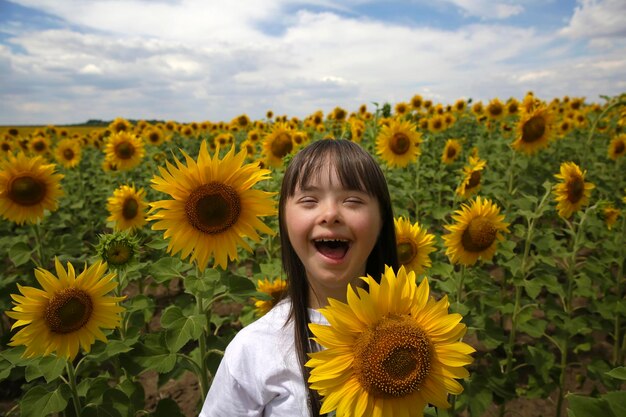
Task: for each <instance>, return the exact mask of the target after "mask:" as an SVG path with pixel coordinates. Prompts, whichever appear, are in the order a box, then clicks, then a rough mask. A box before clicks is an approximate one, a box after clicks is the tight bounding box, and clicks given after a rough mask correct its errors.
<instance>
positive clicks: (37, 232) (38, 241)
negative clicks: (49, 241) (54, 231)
mask: <svg viewBox="0 0 626 417" xmlns="http://www.w3.org/2000/svg"><path fill="white" fill-rule="evenodd" d="M33 232H34V235H35V250H36V251H37V258H38V259H35V258H33V257H32V256H31V259H32V260H33V262H34V263H35V266H37V267H38V268H43V263H44V253H43V245H42V241H41V227H40V226H39V221H37V222H36V223H35V224H33Z"/></svg>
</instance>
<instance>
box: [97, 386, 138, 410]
mask: <svg viewBox="0 0 626 417" xmlns="http://www.w3.org/2000/svg"><path fill="white" fill-rule="evenodd" d="M102 405H103V406H105V407H107V408H110V409H114V410H117V411H118V412H119V414H120V415H122V416H129V415H133V414H134V412H131V411H132V410H131V407H130V400H129V398H128V396H127V395H126V393H125V392H123V391H120V390H118V389H116V388H110V389H108V390H106V391H105V392H104V395H103V397H102Z"/></svg>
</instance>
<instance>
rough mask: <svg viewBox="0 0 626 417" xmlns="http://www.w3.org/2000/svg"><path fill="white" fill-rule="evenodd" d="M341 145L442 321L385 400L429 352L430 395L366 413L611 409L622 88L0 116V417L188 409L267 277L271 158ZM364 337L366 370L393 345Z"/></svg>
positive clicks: (271, 298) (615, 391) (423, 367)
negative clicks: (252, 109)
mask: <svg viewBox="0 0 626 417" xmlns="http://www.w3.org/2000/svg"><path fill="white" fill-rule="evenodd" d="M340 139H344V140H351V141H353V142H356V143H358V144H360V146H362V147H363V148H364V149H365V150H367V151H368V152H370V154H371V155H372V156H374V158H375V159H376V160H377V161H378V162H379V163H380V165H381V167H382V169H383V172H384V174H385V176H386V179H387V182H388V185H389V190H390V193H391V197H392V202H393V209H394V215H395V229H396V235H397V249H398V254H399V257H400V263H401V264H402V265H403V266H404V268H403V269H402V271H403V272H402V276H403V279H405V280H406V279H407V278H406V277H408V279H409V280H410V282H409V283H408V284H402V285H407V286H408V287H407V288H409V287H410V288H412V289H411V290H410V291H416V294H418V293H419V294H422V295H420V297H422V298H423V302H424V303H427V302H428V303H430V301H427V300H428V296H427V294H428V290H425V289H424V288H425V287H424V286H425V285H428V286H429V291H430V297H432V300H436V301H437V303H436V304H432V305H431V304H424V305H428V306H430V307H429V308H431V309H435V307H433V306H435V305H436V306H437V307H436V308H437V309H440V310H441V311H442V314H444V315H445V317H447V319H446V320H455V321H454V323H453V324H450V326H451V327H450V326H448V327H449V328H450V329H452V330H451V333H450V334H449V335H448V336H449V338H450V340H449V342H450V344H449V345H448V346H447V347H446V350H445V352H446V354H445V356H446V357H445V358H434V356H433V355H432V354H426V356H423V357H421V359H420V361H418V362H417V363H409V362H410V360H408V359H407V360H408V362H406V360H405V361H404V362H402V363H404V364H405V365H407V366H409V365H410V366H412V367H414V368H416V369H417V368H419V369H418V370H419V372H418V374H420V375H422V376H421V377H420V378H421V379H419V378H418V379H414V380H412V381H410V384H408V385H402V387H403V388H401V389H400V388H398V391H397V392H400V394H398V396H400V397H403V396H405V395H412V393H414V392H417V391H419V390H420V389H423V391H424V392H425V391H430V390H431V389H430V388H431V387H430V386H427V385H426V384H425V383H423V381H425V379H423V378H424V376H423V375H426V377H427V376H428V373H429V372H435V371H434V369H435V368H434V366H435V365H442V364H443V367H444V368H445V369H444V371H441V372H444V373H446V372H447V373H446V378H447V379H446V381H447V382H446V383H445V384H443V383H442V384H441V387H440V388H437V389H438V390H439V391H438V392H437V395H433V396H432V397H429V396H428V393H426V392H425V393H423V394H420V398H422V399H423V402H421V403H419V404H417V405H415V406H413V407H412V406H411V403H410V402H407V401H405V402H402V403H401V404H402V405H403V407H404V408H403V409H402V410H403V411H402V413H401V414H397V413H396V414H392V412H391V411H389V409H386V411H384V412H383V414H381V415H384V416H391V415H402V416H421V415H426V416H466V417H467V416H471V417H481V416H485V417H491V416H499V417H503V416H522V417H527V416H555V417H562V416H569V417H586V416H594V417H595V416H598V415H602V416H603V417H619V416H624V415H626V367H625V357H626V278H625V277H626V212H625V211H626V175H625V168H626V94H623V95H621V96H616V97H601V98H600V99H599V101H598V102H589V101H587V100H586V99H585V98H583V97H562V98H559V99H553V100H551V101H545V100H543V99H542V98H541V97H538V96H536V95H535V94H533V93H532V92H529V93H527V94H526V95H525V96H524V97H519V98H510V99H508V100H500V99H498V98H493V99H491V100H489V101H486V102H480V101H472V100H464V99H459V100H457V101H456V102H455V103H454V104H448V105H446V104H441V103H434V102H432V101H431V100H426V99H424V98H422V97H421V96H419V95H415V96H414V97H412V98H411V99H410V100H408V101H406V102H399V103H392V104H389V103H385V104H383V105H379V104H377V103H372V104H369V108H368V105H365V104H364V105H362V106H361V107H359V108H358V109H354V110H353V111H349V110H345V109H343V108H341V107H336V108H335V109H333V110H332V111H330V112H327V113H326V114H325V113H324V112H323V111H322V110H319V111H317V112H315V113H313V114H311V115H309V116H307V117H305V118H303V119H300V118H297V117H289V116H287V115H274V114H273V113H272V112H271V111H268V113H267V115H266V117H265V118H263V119H261V120H251V119H250V118H249V117H248V116H247V115H245V114H242V115H240V116H238V117H236V118H234V119H233V120H231V121H221V122H212V121H204V122H195V123H179V122H176V121H166V122H159V121H145V120H140V121H131V120H126V119H124V118H117V119H115V120H113V121H112V122H110V123H108V122H107V123H103V124H102V125H101V126H95V125H94V126H89V127H85V126H83V127H79V128H74V127H59V126H41V127H21V126H7V127H0V216H1V219H0V253H1V254H2V255H1V259H0V262H1V268H0V309H1V310H2V318H1V319H0V326H1V327H0V340H1V346H0V413H2V415H5V416H33V417H34V416H37V417H40V416H44V415H64V416H68V417H69V416H72V417H73V416H110V417H117V416H167V417H172V416H195V415H197V414H198V413H199V411H200V408H201V406H202V402H203V399H204V397H205V395H206V393H207V392H208V389H209V387H210V385H211V380H212V375H213V374H214V373H215V371H216V369H217V367H218V365H219V363H220V360H221V358H222V356H223V352H224V349H225V347H226V346H227V345H228V343H229V341H230V340H232V338H233V337H234V335H235V334H236V333H237V332H238V330H240V329H241V328H242V327H244V326H246V325H248V324H250V323H251V322H253V321H254V320H256V319H257V318H258V317H260V316H262V315H263V314H265V313H266V312H267V311H269V309H270V308H271V307H272V306H273V305H274V303H275V302H276V300H277V299H278V298H279V297H280V295H281V293H282V292H283V291H284V290H285V287H286V285H287V284H286V283H285V281H284V272H283V271H282V266H281V260H280V239H279V236H278V233H277V231H278V218H277V201H278V191H279V188H280V183H281V180H282V177H283V174H284V169H285V166H286V165H287V164H288V163H289V161H290V160H291V158H292V156H293V155H294V154H295V153H297V152H298V150H299V149H300V148H302V147H303V146H306V144H308V143H310V142H312V141H318V140H340ZM404 271H406V272H408V273H406V274H405V272H404ZM391 275H393V273H392V274H391ZM399 279H400V274H399V275H398V280H399ZM426 280H427V281H428V282H427V284H424V283H425V281H426ZM388 282H396V278H395V277H392V278H385V280H384V282H383V283H381V284H380V287H378V284H376V282H375V281H371V282H370V287H371V288H372V293H373V292H374V291H375V292H377V293H380V292H383V291H385V288H388V287H389V286H390V285H391V286H393V285H395V284H389V283H388ZM420 283H421V284H423V285H420ZM383 284H384V285H383ZM398 285H400V284H398ZM418 285H419V289H418V287H417V286H418ZM406 291H409V290H406ZM424 291H426V292H424ZM424 294H426V295H424ZM360 296H361V301H362V302H365V301H363V300H365V299H366V298H367V297H369V296H370V295H368V294H366V293H365V291H363V292H362V293H361V295H360ZM372 296H373V294H372ZM355 297H356V299H357V300H358V297H357V296H355ZM424 297H426V298H424ZM353 301H354V300H353ZM433 302H434V301H433ZM355 303H356V301H355ZM442 317H443V316H442ZM355 320H356V319H355ZM459 321H460V323H463V325H460V324H457V323H459ZM422 322H423V323H426V321H425V320H422ZM423 325H424V326H427V324H423ZM320 331H323V329H322V330H320ZM333 331H334V332H337V333H336V334H341V329H340V328H339V329H335V330H333ZM368 331H371V329H370V330H368ZM392 333H393V332H390V334H392ZM418 333H419V335H420V336H419V337H420V338H422V339H423V340H424V341H425V342H424V343H427V344H428V343H432V342H433V341H432V340H431V339H432V338H431V337H430V336H424V332H423V331H420V332H418ZM322 339H323V337H322ZM388 339H389V340H392V339H393V340H395V339H394V338H393V337H389V338H388ZM452 339H454V340H452ZM380 340H382V342H381V341H379V342H377V343H379V344H381V346H383V347H381V350H380V352H382V353H380V352H379V354H378V355H376V354H374V355H373V356H372V357H374V358H378V359H373V361H374V362H376V361H379V362H380V363H379V365H380V366H381V367H382V368H384V366H383V365H384V361H386V360H387V359H388V356H392V355H394V354H395V353H394V352H396V350H394V349H393V346H391V345H390V344H391V343H392V342H386V341H385V340H387V339H385V338H382V339H380ZM461 341H462V343H461ZM359 343H360V342H359ZM377 346H378V345H377ZM389 346H391V347H389ZM383 349H387V350H386V351H384V352H383ZM331 351H332V349H329V353H324V354H323V355H318V356H316V359H315V361H316V362H317V363H322V362H323V361H324V360H329V361H332V360H336V359H333V358H332V352H331ZM427 351H428V350H427ZM355 352H356V353H355V355H356V356H358V355H359V353H358V352H359V350H358V349H357V350H356V351H355ZM385 352H386V353H385ZM428 352H430V351H428ZM429 355H430V356H429ZM362 359H363V358H355V361H359V360H360V361H361V362H359V363H367V362H368V361H364V360H362ZM405 359H406V358H405ZM403 360H404V359H403ZM355 363H356V362H355ZM322 365H323V363H322ZM448 365H450V366H449V367H446V366H448ZM363 366H365V365H363ZM446 369H447V370H446ZM357 371H358V370H357ZM314 372H315V371H314ZM355 372H356V371H355ZM359 372H360V371H359ZM390 372H391V371H390ZM401 373H402V372H401ZM365 375H367V373H365ZM403 375H404V374H403ZM393 377H394V375H393V372H391V373H390V376H389V378H390V381H391V382H389V383H390V384H392V385H394V384H396V381H395V380H394V379H393ZM367 378H368V377H367V376H364V377H362V378H361V379H359V381H364V380H366V379H367ZM442 378H443V377H442ZM442 380H443V379H442ZM333 384H335V385H333ZM333 384H330V385H325V387H326V388H325V392H322V394H323V395H324V396H325V397H327V398H328V399H329V400H328V401H329V404H330V402H331V401H335V400H331V399H332V398H336V397H337V396H338V394H337V392H338V391H337V390H340V389H341V388H340V387H339V385H337V386H336V383H333ZM398 384H399V385H398V387H400V383H399V382H398ZM320 385H323V384H320ZM362 385H363V386H362V387H359V389H362V390H365V391H368V390H369V391H368V392H369V395H370V396H371V398H374V400H372V401H376V398H377V396H378V395H379V394H380V393H379V392H378V391H376V390H371V389H370V388H368V387H370V386H369V385H367V384H362ZM444 385H445V386H444ZM334 386H336V389H335V388H328V387H334ZM314 387H315V384H314ZM394 387H395V385H394ZM406 387H408V388H406ZM394 392H395V391H394ZM380 395H382V394H380ZM442 395H443V397H442ZM382 396H384V395H382ZM337 398H338V397H337ZM385 398H387V397H385ZM337 401H340V400H339V399H337ZM424 404H427V405H426V406H424ZM329 407H330V411H333V410H334V408H333V407H331V406H327V408H329ZM335 408H336V407H335ZM391 410H393V408H391ZM397 410H398V408H396V411H397ZM335 411H341V412H337V415H338V416H340V415H346V416H353V415H354V416H356V415H359V414H358V413H357V412H355V411H354V409H350V408H349V407H341V406H340V407H339V409H337V410H335ZM342 413H343V414H342Z"/></svg>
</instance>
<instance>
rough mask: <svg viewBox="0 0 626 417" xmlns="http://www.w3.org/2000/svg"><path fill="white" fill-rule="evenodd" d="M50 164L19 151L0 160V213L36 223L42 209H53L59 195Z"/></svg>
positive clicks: (42, 215)
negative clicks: (15, 154)
mask: <svg viewBox="0 0 626 417" xmlns="http://www.w3.org/2000/svg"><path fill="white" fill-rule="evenodd" d="M55 168H56V166H55V165H54V164H47V163H45V161H44V159H43V158H42V157H40V156H35V157H33V158H29V157H27V156H26V155H24V154H23V153H22V152H20V153H19V154H17V156H14V155H12V154H9V155H8V158H7V159H3V160H0V215H1V216H2V217H3V218H5V219H7V220H10V221H13V222H15V223H17V224H20V225H21V224H23V223H24V222H29V223H36V222H37V221H39V220H41V219H42V218H43V217H44V212H45V210H49V211H54V210H56V209H57V207H58V198H59V197H61V196H62V195H63V190H62V189H61V185H60V181H61V179H62V178H63V175H61V174H57V173H55Z"/></svg>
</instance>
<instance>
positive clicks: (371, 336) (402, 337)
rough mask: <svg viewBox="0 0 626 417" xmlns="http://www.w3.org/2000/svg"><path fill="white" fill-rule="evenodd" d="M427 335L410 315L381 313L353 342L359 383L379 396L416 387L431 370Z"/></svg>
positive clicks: (403, 393) (391, 395) (406, 392)
mask: <svg viewBox="0 0 626 417" xmlns="http://www.w3.org/2000/svg"><path fill="white" fill-rule="evenodd" d="M432 354H433V347H432V344H431V342H430V339H429V338H428V336H427V335H426V333H425V332H424V330H422V329H421V328H420V327H419V326H418V325H417V323H415V321H414V320H413V319H411V318H410V317H397V316H390V317H385V318H383V319H382V320H381V321H379V322H378V324H376V325H375V326H372V327H371V328H369V329H367V330H366V331H365V332H363V333H362V335H361V336H360V337H359V338H358V340H357V342H356V346H355V355H354V357H355V360H354V364H353V367H354V372H355V375H356V377H357V379H358V381H359V382H360V384H361V386H362V387H363V388H364V389H365V390H366V391H367V392H368V393H370V394H372V395H374V396H379V397H384V398H385V397H386V398H394V397H396V398H397V397H404V396H406V395H409V394H411V393H412V392H415V391H416V390H419V389H420V387H421V386H422V384H423V383H424V381H425V380H426V378H427V377H428V375H429V374H430V370H431V361H432Z"/></svg>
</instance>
